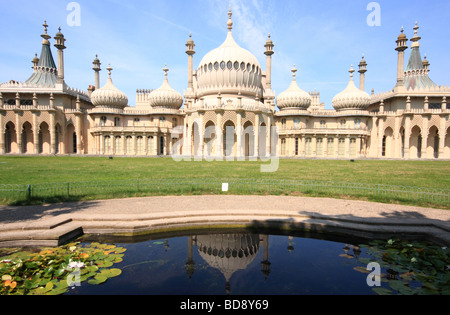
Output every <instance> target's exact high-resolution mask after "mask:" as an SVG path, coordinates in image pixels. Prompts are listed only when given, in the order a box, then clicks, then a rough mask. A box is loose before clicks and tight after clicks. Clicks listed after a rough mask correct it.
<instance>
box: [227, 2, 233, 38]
mask: <svg viewBox="0 0 450 315" xmlns="http://www.w3.org/2000/svg"><path fill="white" fill-rule="evenodd" d="M232 15H233V13H231V5H230V10H229V11H228V22H227V25H228V30H229V31H230V32H231V30H232V29H233V20H231V16H232Z"/></svg>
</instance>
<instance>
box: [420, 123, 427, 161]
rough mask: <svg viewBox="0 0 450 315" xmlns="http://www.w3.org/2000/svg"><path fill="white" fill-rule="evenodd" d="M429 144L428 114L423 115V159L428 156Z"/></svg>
mask: <svg viewBox="0 0 450 315" xmlns="http://www.w3.org/2000/svg"><path fill="white" fill-rule="evenodd" d="M427 144H428V116H423V117H422V152H421V156H420V158H421V159H424V158H427Z"/></svg>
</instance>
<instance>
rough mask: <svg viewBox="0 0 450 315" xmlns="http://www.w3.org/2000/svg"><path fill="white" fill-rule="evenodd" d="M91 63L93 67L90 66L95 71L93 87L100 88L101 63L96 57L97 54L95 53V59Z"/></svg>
mask: <svg viewBox="0 0 450 315" xmlns="http://www.w3.org/2000/svg"><path fill="white" fill-rule="evenodd" d="M92 64H93V65H94V68H92V70H94V71H95V89H96V90H98V89H99V88H100V71H101V70H102V69H101V68H100V65H101V63H100V60H99V59H98V55H95V59H94V62H93V63H92Z"/></svg>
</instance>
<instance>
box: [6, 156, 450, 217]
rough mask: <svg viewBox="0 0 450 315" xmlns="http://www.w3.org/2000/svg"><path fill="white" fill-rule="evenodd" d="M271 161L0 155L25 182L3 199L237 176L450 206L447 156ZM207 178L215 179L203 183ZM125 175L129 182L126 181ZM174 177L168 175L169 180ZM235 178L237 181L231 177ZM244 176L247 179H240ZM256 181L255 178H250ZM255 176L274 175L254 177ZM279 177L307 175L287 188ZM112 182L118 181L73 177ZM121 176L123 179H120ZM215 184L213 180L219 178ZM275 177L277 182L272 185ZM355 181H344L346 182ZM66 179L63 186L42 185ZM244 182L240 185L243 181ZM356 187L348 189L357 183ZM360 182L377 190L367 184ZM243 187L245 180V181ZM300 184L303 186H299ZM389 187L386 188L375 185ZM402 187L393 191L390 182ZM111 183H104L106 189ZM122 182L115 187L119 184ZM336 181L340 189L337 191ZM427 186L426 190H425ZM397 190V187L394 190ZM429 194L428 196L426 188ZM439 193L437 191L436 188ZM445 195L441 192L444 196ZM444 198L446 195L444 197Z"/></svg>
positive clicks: (126, 192)
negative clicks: (266, 168)
mask: <svg viewBox="0 0 450 315" xmlns="http://www.w3.org/2000/svg"><path fill="white" fill-rule="evenodd" d="M269 163H270V162H261V161H257V162H249V161H244V162H237V161H222V162H218V161H214V162H207V161H201V162H195V161H183V162H176V161H174V160H173V159H172V158H118V157H115V158H114V159H109V158H108V157H67V156H64V157H50V156H45V157H44V156H39V157H36V156H2V157H0V188H1V187H2V186H1V184H20V185H21V186H20V187H19V188H17V187H18V186H17V187H16V186H15V187H16V188H13V189H14V191H12V190H9V189H10V188H8V187H6V186H3V187H4V188H3V191H1V189H0V192H1V193H2V196H0V203H2V204H30V203H42V202H59V201H69V200H92V199H98V198H102V199H104V198H123V197H133V196H146V195H154V194H185V193H188V194H189V193H193V194H201V193H221V190H220V189H219V188H218V185H219V184H220V183H221V180H225V179H226V180H229V181H230V182H233V189H234V190H233V191H232V190H230V192H229V193H240V194H247V193H250V194H254V193H257V194H293V195H304V194H307V195H312V196H328V197H336V198H356V199H364V200H371V201H379V202H388V203H391V202H398V203H404V204H413V205H419V206H430V207H439V208H444V209H450V197H449V196H450V193H449V189H450V162H449V161H388V160H356V161H354V162H351V161H350V160H286V159H281V160H280V161H279V168H278V170H277V171H276V172H273V173H262V172H261V165H264V164H265V165H269ZM202 179H209V180H208V181H202ZM124 180H126V181H127V182H126V183H123V181H124ZM167 180H168V181H167ZM233 180H234V181H233ZM242 180H244V181H245V182H246V184H243V183H242ZM247 180H250V181H247ZM254 180H274V181H270V182H269V183H268V182H267V181H265V182H266V183H260V184H258V183H256V184H255V183H254ZM281 180H295V181H296V182H300V181H304V182H306V184H305V183H303V184H302V185H303V186H301V187H300V186H298V185H300V184H298V183H295V184H292V185H293V186H292V185H291V186H286V184H284V183H280V181H281ZM104 181H114V182H113V183H112V184H105V183H103V184H92V185H91V184H89V185H88V186H90V188H86V187H85V186H86V185H87V184H82V186H83V187H82V188H80V187H81V186H80V184H79V185H76V184H75V185H74V183H85V182H104ZM119 181H122V183H119ZM312 181H327V182H333V183H339V184H332V185H331V186H332V187H328V188H324V187H321V186H320V185H322V184H320V183H319V184H318V185H319V187H314V186H313V185H314V183H315V182H314V183H313V184H311V187H310V186H309V185H310V182H312ZM213 182H214V183H213ZM272 182H276V183H275V184H272ZM342 182H345V183H349V184H346V185H342V184H340V183H342ZM47 183H52V184H53V183H64V184H61V185H60V184H58V185H39V184H47ZM237 183H240V184H237ZM352 184H356V185H354V186H355V187H356V188H352V187H350V188H342V187H344V186H353V185H352ZM362 184H367V185H366V186H371V188H364V189H363V188H361V186H362ZM120 185H121V186H120ZM239 185H241V186H239ZM296 185H297V186H296ZM375 185H376V186H377V187H378V185H383V186H384V188H383V189H384V191H383V189H381V191H380V190H379V188H377V187H374V186H375ZM388 185H392V186H396V187H399V186H408V187H416V188H414V189H411V191H412V193H410V192H407V193H406V192H405V191H410V189H406V188H401V189H400V191H402V192H401V193H397V192H395V193H393V192H391V188H389V187H390V186H388ZM105 187H106V188H105ZM114 187H116V188H114ZM336 187H339V188H337V189H335V188H336ZM424 188H425V190H424ZM396 189H397V188H396ZM429 189H445V190H447V192H446V193H445V192H439V193H438V194H440V196H438V197H436V198H435V197H434V196H433V197H430V195H429ZM424 191H426V192H425V193H426V194H427V195H426V196H423V195H422V193H424ZM433 194H434V193H433ZM442 194H443V195H444V197H441V195H442ZM445 196H446V197H445Z"/></svg>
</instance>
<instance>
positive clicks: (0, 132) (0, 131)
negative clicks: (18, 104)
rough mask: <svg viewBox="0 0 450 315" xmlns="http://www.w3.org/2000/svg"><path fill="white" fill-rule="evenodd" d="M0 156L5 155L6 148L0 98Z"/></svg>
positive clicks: (0, 100) (1, 100)
mask: <svg viewBox="0 0 450 315" xmlns="http://www.w3.org/2000/svg"><path fill="white" fill-rule="evenodd" d="M0 96H1V93H0ZM0 102H1V103H0V154H5V153H6V147H5V126H4V123H5V122H4V119H3V112H4V110H3V108H2V107H3V99H1V98H0Z"/></svg>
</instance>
